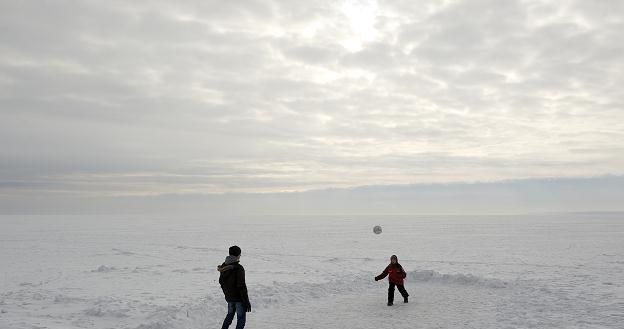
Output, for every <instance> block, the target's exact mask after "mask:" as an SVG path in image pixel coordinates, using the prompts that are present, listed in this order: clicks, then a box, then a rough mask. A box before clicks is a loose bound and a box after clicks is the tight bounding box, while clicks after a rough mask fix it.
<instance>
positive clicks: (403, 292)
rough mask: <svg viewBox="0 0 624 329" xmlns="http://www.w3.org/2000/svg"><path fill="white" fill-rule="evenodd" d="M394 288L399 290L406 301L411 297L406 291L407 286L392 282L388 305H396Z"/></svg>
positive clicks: (389, 289)
mask: <svg viewBox="0 0 624 329" xmlns="http://www.w3.org/2000/svg"><path fill="white" fill-rule="evenodd" d="M394 286H396V287H397V288H399V292H400V293H401V296H403V298H404V299H405V298H407V296H409V294H408V293H407V290H405V286H403V285H402V284H395V283H393V282H390V286H389V287H388V304H392V303H394Z"/></svg>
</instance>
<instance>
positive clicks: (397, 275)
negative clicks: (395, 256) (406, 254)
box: [375, 263, 407, 285]
mask: <svg viewBox="0 0 624 329" xmlns="http://www.w3.org/2000/svg"><path fill="white" fill-rule="evenodd" d="M386 275H387V276H388V281H390V282H392V283H394V284H400V285H403V279H405V277H406V276H407V273H405V271H404V270H403V266H401V264H399V263H396V264H390V265H388V266H387V267H386V269H385V270H384V271H383V273H381V274H379V275H378V276H376V277H375V281H379V280H381V279H383V278H385V277H386Z"/></svg>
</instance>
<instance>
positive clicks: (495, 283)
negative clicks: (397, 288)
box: [407, 270, 508, 288]
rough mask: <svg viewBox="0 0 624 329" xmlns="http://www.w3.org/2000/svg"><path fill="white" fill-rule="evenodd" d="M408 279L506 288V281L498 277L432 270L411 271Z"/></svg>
mask: <svg viewBox="0 0 624 329" xmlns="http://www.w3.org/2000/svg"><path fill="white" fill-rule="evenodd" d="M407 279H408V280H414V281H425V282H439V283H444V284H461V285H475V286H484V287H489V288H506V287H507V286H508V283H507V282H505V281H502V280H499V279H491V278H484V277H480V276H476V275H472V274H461V273H460V274H442V273H439V272H436V271H432V270H423V271H411V272H408V273H407Z"/></svg>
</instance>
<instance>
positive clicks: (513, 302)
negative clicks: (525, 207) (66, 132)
mask: <svg viewBox="0 0 624 329" xmlns="http://www.w3.org/2000/svg"><path fill="white" fill-rule="evenodd" d="M374 225H381V226H382V227H383V233H382V234H380V235H375V234H373V232H372V228H373V226H374ZM0 227H1V230H0V328H3V329H4V328H11V329H13V328H15V329H18V328H163V329H164V328H173V329H177V328H198V329H199V328H219V327H220V324H221V322H222V320H223V317H224V315H225V311H226V308H225V302H224V299H223V295H222V292H221V290H220V288H219V285H218V282H217V279H218V272H217V271H216V266H217V265H218V264H220V263H221V262H222V261H223V259H224V257H225V256H226V254H227V248H228V247H229V246H230V245H232V244H238V245H239V246H241V248H242V249H243V254H242V258H241V264H243V265H244V266H245V268H246V273H247V281H248V287H249V294H250V298H251V301H252V305H253V312H252V313H248V320H247V323H248V324H247V327H248V328H258V329H264V328H266V329H268V328H272V329H275V328H318V329H320V328H337V327H345V328H387V327H392V328H479V329H484V328H622V324H623V323H624V215H623V214H584V215H581V214H576V215H531V216H307V217H303V216H297V217H284V216H274V217H272V216H247V217H229V218H211V217H210V216H209V215H206V216H205V217H199V216H195V217H190V216H187V217H186V218H183V217H182V216H180V217H174V216H169V217H166V218H165V217H163V218H152V217H147V216H145V217H136V216H129V217H120V216H117V217H111V216H101V217H95V216H0ZM392 254H396V255H398V257H399V261H400V262H401V264H402V265H403V266H404V268H405V269H406V270H407V271H408V278H407V281H406V288H407V290H408V292H409V293H410V294H411V297H410V303H409V304H403V303H401V298H400V295H399V294H398V292H397V293H396V296H397V298H396V302H398V303H396V304H395V305H394V306H392V307H388V306H386V291H387V283H386V281H383V282H375V281H374V280H373V277H374V276H375V275H377V274H379V273H380V272H381V271H382V270H383V268H384V267H385V266H386V264H387V263H388V259H389V257H390V255H392ZM232 328H233V327H232Z"/></svg>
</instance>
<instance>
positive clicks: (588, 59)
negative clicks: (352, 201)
mask: <svg viewBox="0 0 624 329" xmlns="http://www.w3.org/2000/svg"><path fill="white" fill-rule="evenodd" d="M621 7H622V4H620V3H619V2H618V1H600V2H597V3H589V2H586V1H572V0H570V1H561V2H550V1H538V0H531V1H494V0H478V1H438V2H429V3H427V4H422V3H419V2H414V1H391V2H375V1H359V2H358V1H346V2H344V3H343V2H334V1H318V2H317V1H315V2H293V1H236V2H232V3H223V2H218V1H185V2H184V3H172V2H169V1H160V2H150V3H149V4H148V3H135V2H125V1H112V2H110V1H108V2H97V1H65V2H60V3H29V2H3V3H2V4H0V21H1V22H2V26H1V29H0V41H1V42H0V159H1V160H2V161H1V162H0V191H2V192H3V193H4V194H11V193H22V192H23V193H48V194H49V195H54V194H56V193H69V194H80V193H90V194H93V195H98V194H101V195H137V194H144V195H154V194H161V193H177V192H179V193H187V192H193V193H196V192H197V193H202V192H203V193H225V192H263V193H266V192H275V191H305V190H310V189H317V188H329V187H350V186H361V185H376V184H380V185H385V184H397V183H426V182H461V181H469V182H470V181H478V180H485V181H493V180H499V179H516V178H528V177H558V176H560V177H575V176H579V177H586V176H596V175H603V174H622V169H621V168H624V167H623V166H622V164H624V153H623V152H622V149H621V147H620V145H622V144H623V143H624V123H623V122H624V118H623V116H624V113H623V112H622V107H623V105H624V93H622V92H621V90H620V89H621V88H620V86H621V85H623V84H624V81H622V79H624V78H623V77H624V74H623V73H624V62H623V61H622V59H621V56H620V54H621V53H622V52H623V51H624V49H623V47H624V46H622V45H624V40H622V35H621V33H620V32H619V31H621V30H622V28H623V27H624V26H623V25H624V15H622V14H621V12H622V10H621V9H622V8H621Z"/></svg>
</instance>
